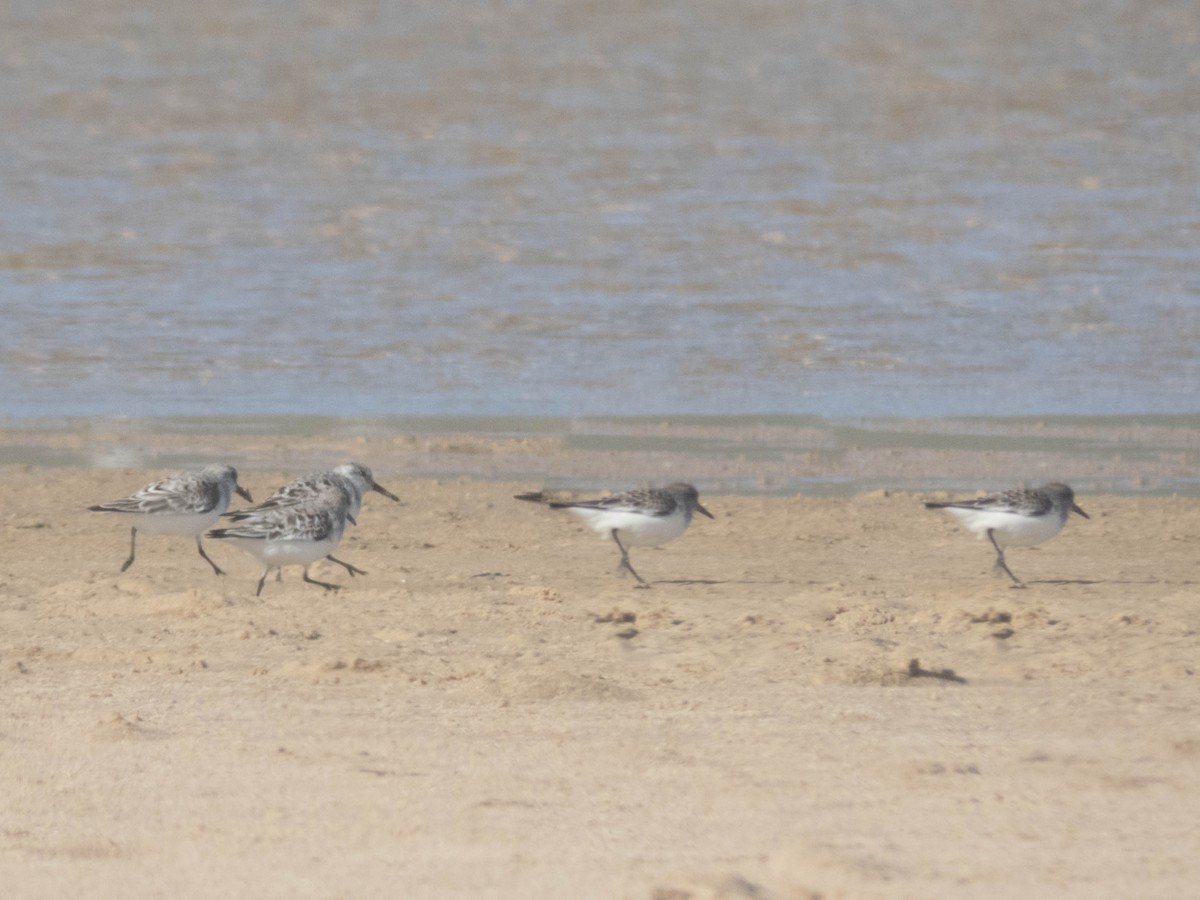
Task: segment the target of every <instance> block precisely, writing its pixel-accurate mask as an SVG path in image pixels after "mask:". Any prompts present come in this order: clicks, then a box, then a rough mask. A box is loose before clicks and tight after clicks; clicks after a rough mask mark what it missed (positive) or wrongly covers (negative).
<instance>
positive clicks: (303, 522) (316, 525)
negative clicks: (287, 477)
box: [208, 507, 337, 541]
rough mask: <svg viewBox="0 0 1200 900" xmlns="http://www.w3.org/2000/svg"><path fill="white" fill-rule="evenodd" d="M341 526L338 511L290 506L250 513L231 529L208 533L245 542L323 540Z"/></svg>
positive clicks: (219, 538)
mask: <svg viewBox="0 0 1200 900" xmlns="http://www.w3.org/2000/svg"><path fill="white" fill-rule="evenodd" d="M336 528H337V525H336V514H335V513H333V512H330V511H329V510H309V509H297V508H296V507H287V508H284V509H279V510H268V511H267V512H265V513H260V514H258V515H253V516H246V517H244V518H242V519H241V520H240V524H238V525H234V526H232V527H230V528H214V529H213V530H212V531H210V532H209V533H208V536H209V537H211V538H216V539H218V540H221V539H225V538H235V539H239V540H244V541H323V540H325V539H326V538H328V537H329V536H330V535H331V534H332V533H333V532H334V531H335V530H336Z"/></svg>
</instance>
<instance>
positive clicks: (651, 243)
mask: <svg viewBox="0 0 1200 900" xmlns="http://www.w3.org/2000/svg"><path fill="white" fill-rule="evenodd" d="M1198 60H1200V7H1197V6H1196V4H1194V3H1191V2H1159V3H1145V2H1142V0H1126V2H1114V0H1108V2H1104V0H1101V2H1088V3H1083V2H1081V0H1077V2H1066V3H1059V4H1053V5H1052V6H1051V7H1047V6H1046V5H1045V4H1042V3H1034V2H1031V0H1016V2H1010V3H1004V4H990V5H988V4H978V3H967V2H956V0H927V2H882V3H872V4H850V3H836V2H819V0H813V2H806V3H796V2H791V0H779V2H763V0H749V2H745V3H736V4H735V3H727V2H717V0H699V2H692V3H686V4H683V3H681V4H669V3H641V2H638V3H632V2H615V3H603V4H599V3H558V2H538V3H522V2H498V3H488V4H481V3H473V2H471V3H467V2H459V3H454V2H451V3H446V2H437V3H433V2H425V3H403V4H379V3H375V2H366V0H363V2H335V3H329V2H322V3H299V4H297V3H285V2H282V0H259V2H249V3H246V2H238V3H233V2H216V3H205V4H185V3H175V2H168V3H161V2H149V0H147V2H132V0H106V2H92V0H76V2H66V3H58V4H52V5H44V4H34V3H14V4H7V5H5V6H4V8H3V9H2V10H0V65H2V66H3V70H4V79H5V90H4V91H2V92H0V210H2V211H3V215H2V216H0V305H2V308H3V312H4V328H3V329H0V380H2V381H3V383H4V385H5V387H6V390H5V391H3V392H2V394H0V415H6V416H10V417H11V416H16V417H25V416H112V415H127V416H138V417H142V416H180V415H202V416H213V415H218V416H220V415H251V416H253V415H264V414H271V415H296V416H311V415H339V416H360V417H369V416H390V415H406V416H413V415H444V414H454V415H478V416H507V417H512V416H530V415H539V414H541V415H551V416H580V415H583V416H597V415H659V414H666V413H670V414H676V415H678V414H685V413H696V414H715V415H733V414H741V413H751V412H767V413H783V414H815V415H820V416H827V417H845V416H851V417H853V416H885V415H886V416H906V417H914V416H918V417H925V416H952V415H963V414H976V415H979V414H983V415H1045V414H1055V413H1076V414H1111V413H1148V412H1162V413H1187V412H1196V411H1197V410H1198V404H1197V400H1196V386H1197V384H1198V381H1200V380H1198V378H1197V376H1198V374H1200V251H1198V249H1197V248H1198V246H1200V203H1198V201H1200V190H1198V187H1197V185H1200V163H1198V155H1197V152H1196V148H1197V146H1200V61H1198Z"/></svg>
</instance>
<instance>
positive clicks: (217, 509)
mask: <svg viewBox="0 0 1200 900" xmlns="http://www.w3.org/2000/svg"><path fill="white" fill-rule="evenodd" d="M237 477H238V475H237V470H236V469H235V468H234V467H233V466H222V465H216V464H214V465H211V466H205V467H204V468H203V469H201V470H200V471H199V472H177V473H176V474H174V475H168V476H167V477H166V478H164V479H162V480H161V481H156V482H154V483H153V484H148V485H146V486H145V487H144V488H142V489H141V490H139V491H137V492H135V493H133V494H131V495H130V496H128V497H126V498H124V499H123V500H114V501H113V502H112V503H101V504H99V505H97V506H89V507H88V509H89V510H91V511H92V512H111V513H119V514H121V515H122V516H124V517H125V519H126V521H128V522H129V523H130V536H129V559H127V560H125V563H124V565H122V566H121V571H122V572H124V571H125V570H126V569H128V568H129V567H130V566H132V565H133V559H134V555H135V553H136V550H137V535H138V531H139V530H140V531H144V532H145V533H146V534H190V535H193V536H194V537H195V538H196V549H198V550H199V551H200V555H201V556H202V557H204V561H205V562H206V563H208V564H209V565H210V566H212V568H213V572H214V573H215V574H217V575H224V574H225V573H224V572H222V571H221V568H220V567H219V566H218V565H217V564H216V563H215V562H213V561H212V560H211V559H209V558H208V554H207V553H205V552H204V544H202V543H201V542H200V535H202V534H203V533H204V529H206V528H208V527H209V526H210V525H212V524H213V523H214V522H216V521H217V519H219V518H221V514H222V513H224V512H225V510H227V509H228V508H229V501H230V500H231V499H232V498H233V494H234V492H236V493H237V494H238V495H239V496H240V497H243V498H245V499H246V500H250V499H251V498H250V492H249V491H247V490H246V489H245V488H243V487H240V486H239V485H238V483H237Z"/></svg>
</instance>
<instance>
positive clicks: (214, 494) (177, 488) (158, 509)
mask: <svg viewBox="0 0 1200 900" xmlns="http://www.w3.org/2000/svg"><path fill="white" fill-rule="evenodd" d="M220 500H221V489H220V486H219V485H218V484H217V483H216V482H214V481H207V480H205V479H204V478H201V477H200V476H199V475H198V474H197V473H195V472H181V473H179V474H177V475H170V476H168V477H166V478H164V479H162V480H161V481H156V482H154V483H153V484H148V485H146V486H145V487H144V488H142V489H141V490H139V491H137V492H135V493H133V494H131V495H130V496H128V497H125V498H124V499H122V500H114V501H113V502H112V503H102V504H100V505H99V506H93V507H90V508H91V509H93V510H95V511H97V512H120V513H149V514H155V513H184V514H189V515H200V514H203V513H206V512H209V511H210V510H212V509H213V507H215V506H216V505H217V504H218V503H219V502H220Z"/></svg>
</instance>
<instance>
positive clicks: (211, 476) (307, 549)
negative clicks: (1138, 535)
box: [88, 462, 1089, 596]
mask: <svg viewBox="0 0 1200 900" xmlns="http://www.w3.org/2000/svg"><path fill="white" fill-rule="evenodd" d="M372 491H374V492H376V493H379V494H382V495H383V496H385V497H387V498H388V499H390V500H393V501H396V502H399V498H398V497H397V496H396V495H395V494H393V493H392V492H391V491H389V490H388V489H387V488H385V487H383V486H382V485H380V484H379V483H378V482H377V481H376V480H375V476H374V474H373V473H372V472H371V470H370V468H368V467H367V466H365V465H363V464H362V463H356V462H355V463H346V464H344V465H340V466H337V467H335V468H333V469H330V470H328V471H324V472H314V473H312V474H310V475H306V476H304V477H303V478H298V479H296V480H294V481H290V482H288V483H287V484H285V485H284V486H283V487H281V488H279V489H278V490H277V491H275V492H274V493H273V494H271V496H270V497H268V498H267V499H266V500H264V501H262V502H261V503H258V504H256V505H253V506H249V507H246V508H243V509H237V510H234V511H232V512H230V511H229V504H230V502H231V501H232V499H233V495H234V494H237V495H238V496H240V497H242V498H243V499H245V500H246V501H247V502H248V503H253V502H254V501H253V498H252V497H251V496H250V492H249V491H247V490H246V489H245V488H243V487H241V486H240V485H239V484H238V474H237V470H236V469H234V468H233V466H226V465H218V464H213V465H209V466H205V467H204V468H203V469H200V470H199V471H194V472H179V473H176V474H174V475H169V476H167V477H166V478H163V479H161V480H159V481H155V482H153V483H152V484H148V485H146V486H145V487H143V488H140V489H139V490H137V491H135V492H134V493H133V494H131V495H130V496H128V497H124V498H122V499H120V500H114V501H112V502H111V503H101V504H97V505H95V506H90V507H88V509H89V510H91V511H93V512H103V513H113V514H116V515H119V516H121V517H123V518H124V520H125V521H126V522H127V523H128V525H129V527H130V538H129V558H128V559H126V560H125V562H124V563H123V564H122V565H121V571H122V572H124V571H126V570H127V569H128V568H129V567H130V566H131V565H133V562H134V559H135V556H136V550H137V535H138V532H139V531H142V532H144V533H146V534H173V535H190V536H192V537H194V538H195V540H196V548H197V550H198V551H199V553H200V556H201V557H202V558H203V559H204V560H205V562H207V563H208V564H209V565H210V566H212V569H213V572H214V574H216V575H224V574H225V573H224V572H223V571H222V570H221V568H220V567H219V566H218V565H217V564H216V563H214V562H213V561H212V560H211V559H210V558H209V556H208V554H207V553H206V552H205V550H204V543H203V541H202V538H203V537H207V538H209V539H211V540H214V541H224V542H227V543H230V544H232V545H234V546H236V547H237V548H239V549H240V550H242V551H244V552H246V553H248V554H249V555H251V556H253V557H254V558H255V559H257V560H258V561H259V563H261V564H262V566H263V571H262V575H261V576H260V577H259V579H258V586H257V588H256V590H255V596H259V595H261V594H262V590H263V586H264V585H265V584H266V581H267V576H268V575H269V574H270V573H271V571H272V570H274V571H275V573H276V580H280V579H281V578H282V571H283V568H284V567H285V566H302V567H303V573H304V574H303V579H304V581H306V582H308V583H309V584H314V585H317V586H318V587H321V588H324V589H325V590H327V591H335V590H338V589H340V588H341V585H338V584H333V583H331V582H326V581H318V580H316V579H315V578H312V577H310V576H309V567H310V566H311V565H312V564H313V563H314V562H316V561H317V560H320V559H327V560H329V561H330V562H333V563H336V564H337V565H339V566H341V567H342V568H344V569H345V570H346V571H347V572H348V573H349V574H350V576H351V577H353V576H356V575H366V574H367V573H366V572H365V571H364V570H363V569H360V568H358V567H357V566H354V565H352V564H351V563H348V562H345V561H344V560H341V559H338V558H337V557H335V556H334V555H333V552H334V550H336V549H337V546H338V544H339V543H340V542H341V539H342V535H343V534H344V533H345V530H346V525H347V524H350V525H357V524H358V516H359V513H360V512H361V510H362V504H363V497H364V496H365V495H366V494H367V493H370V492H372ZM514 499H517V500H524V501H526V502H530V503H538V504H541V505H544V506H546V507H549V508H550V509H566V510H569V511H570V512H572V513H574V514H575V515H577V516H579V517H580V518H581V519H582V520H583V521H584V522H585V523H586V524H587V525H588V526H589V527H591V528H592V529H593V530H594V531H596V532H597V533H599V534H600V535H602V536H604V537H606V538H611V539H612V541H613V543H614V544H615V545H616V547H617V550H618V551H619V552H620V554H621V560H620V564H619V567H618V570H619V571H625V572H628V573H629V574H630V575H632V576H633V577H634V579H635V581H636V586H637V587H639V588H646V587H649V586H650V584H649V582H647V581H646V580H645V579H644V578H642V576H641V575H639V574H638V572H637V570H636V569H634V568H633V565H632V564H631V563H630V561H629V550H630V548H631V547H637V546H642V547H654V546H659V545H661V544H665V543H667V542H669V541H673V540H675V539H676V538H678V537H681V536H682V535H683V534H684V532H686V531H687V529H688V526H689V525H691V523H692V519H693V517H694V515H695V514H696V513H700V514H701V515H704V516H707V517H708V518H710V519H712V518H714V516H713V514H712V513H710V512H709V511H708V510H707V509H705V508H704V506H703V505H701V503H700V495H699V493H698V492H697V491H696V488H694V487H693V486H692V485H690V484H686V483H684V482H676V483H674V484H670V485H668V486H667V487H665V488H651V489H645V490H634V491H626V492H624V493H618V494H613V495H611V496H608V497H602V498H600V499H596V500H559V499H555V498H554V497H551V496H548V495H547V494H545V493H544V492H540V491H539V492H533V493H525V494H517V495H516V496H515V498H514ZM925 506H926V507H927V508H929V509H942V510H945V511H946V512H948V513H951V514H952V515H954V516H955V517H956V518H958V519H959V520H960V521H961V522H962V524H963V525H964V527H966V528H967V530H968V531H970V532H972V533H973V534H975V535H976V536H978V537H979V538H986V539H987V540H988V541H990V542H991V544H992V547H993V548H994V549H995V551H996V562H995V566H994V569H995V570H996V571H997V572H1001V571H1002V572H1004V573H1005V574H1007V575H1008V577H1009V578H1010V579H1011V580H1012V583H1013V586H1014V587H1024V582H1023V581H1021V580H1020V579H1019V578H1017V576H1016V575H1014V574H1013V572H1012V570H1011V569H1010V568H1009V567H1008V562H1007V561H1006V559H1005V556H1004V551H1005V549H1006V548H1008V547H1032V546H1035V545H1037V544H1041V543H1043V542H1045V541H1048V540H1050V538H1052V537H1054V536H1055V535H1057V534H1058V533H1059V532H1060V531H1062V529H1063V526H1064V525H1065V524H1066V521H1067V517H1068V515H1069V514H1070V513H1076V514H1077V515H1080V516H1083V517H1084V518H1085V519H1086V518H1089V517H1088V514H1087V513H1085V512H1084V511H1083V510H1082V509H1080V508H1079V506H1078V505H1077V504H1076V503H1075V494H1074V492H1073V491H1072V490H1071V488H1069V487H1068V486H1067V485H1065V484H1060V483H1058V482H1052V483H1050V484H1047V485H1044V486H1043V487H1040V488H1022V489H1018V490H1010V491H1003V492H1001V493H996V494H988V495H986V496H983V497H976V498H972V499H968V500H954V501H937V502H934V501H930V502H927V503H926V504H925ZM221 518H225V519H228V520H229V524H228V525H225V526H223V527H220V528H213V527H212V526H213V525H215V524H216V523H217V522H218V521H219V520H220V519H221Z"/></svg>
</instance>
